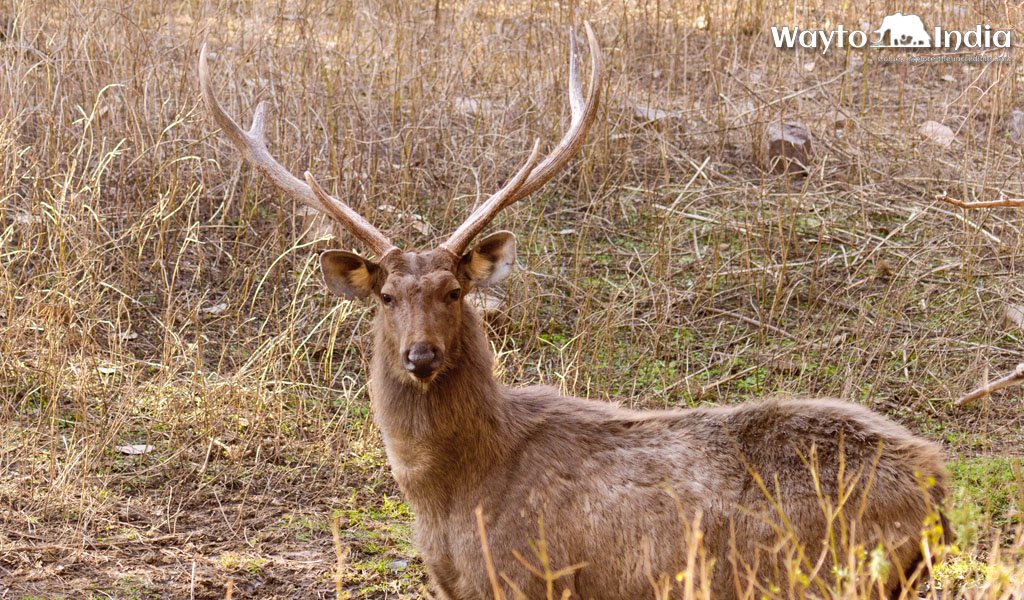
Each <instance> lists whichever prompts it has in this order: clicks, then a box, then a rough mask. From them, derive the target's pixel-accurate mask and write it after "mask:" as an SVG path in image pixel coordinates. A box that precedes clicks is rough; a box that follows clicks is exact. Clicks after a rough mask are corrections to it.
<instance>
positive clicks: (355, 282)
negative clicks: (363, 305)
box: [320, 250, 381, 300]
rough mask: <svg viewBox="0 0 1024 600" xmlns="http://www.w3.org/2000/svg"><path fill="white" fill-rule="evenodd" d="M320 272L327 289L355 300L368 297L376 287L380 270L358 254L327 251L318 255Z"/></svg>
mask: <svg viewBox="0 0 1024 600" xmlns="http://www.w3.org/2000/svg"><path fill="white" fill-rule="evenodd" d="M320 272H321V273H322V274H323V276H324V283H326V284H327V289H329V290H331V291H332V292H333V293H335V294H337V295H338V296H341V297H342V298H348V299H349V300H355V299H356V298H365V297H367V296H369V295H370V294H371V293H373V291H374V290H375V289H376V288H377V287H378V283H379V281H380V276H381V268H380V266H378V265H377V264H376V263H372V262H370V261H368V260H366V259H365V258H363V257H362V256H359V255H358V254H353V253H351V252H345V251H343V250H328V251H326V252H324V253H323V254H321V255H320Z"/></svg>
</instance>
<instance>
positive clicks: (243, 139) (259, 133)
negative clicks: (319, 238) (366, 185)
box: [199, 44, 395, 258]
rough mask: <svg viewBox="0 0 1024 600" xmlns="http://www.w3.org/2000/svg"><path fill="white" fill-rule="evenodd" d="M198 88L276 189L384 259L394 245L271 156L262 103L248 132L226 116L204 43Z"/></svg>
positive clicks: (222, 124)
mask: <svg viewBox="0 0 1024 600" xmlns="http://www.w3.org/2000/svg"><path fill="white" fill-rule="evenodd" d="M199 88H200V90H201V92H202V95H203V100H204V101H205V102H206V106H207V108H208V109H209V111H210V114H211V115H213V120H214V121H215V122H216V123H217V125H218V126H220V128H221V129H222V130H223V131H224V133H225V134H226V135H227V136H228V139H230V140H231V143H232V144H234V146H235V147H236V148H238V150H239V152H241V154H242V158H244V159H245V161H246V162H248V163H249V164H250V165H251V166H252V167H254V168H255V169H256V170H257V171H259V172H260V173H262V174H263V175H264V176H265V177H266V178H267V179H269V180H270V181H271V182H272V183H273V184H274V185H275V186H277V187H278V189H280V190H281V191H282V192H284V193H285V194H287V195H288V196H290V197H292V198H294V199H295V200H297V201H299V202H301V203H302V204H305V205H306V206H308V207H310V208H313V209H314V210H317V211H321V212H326V213H327V214H328V215H330V216H331V217H332V218H334V219H335V220H336V221H338V222H339V223H340V224H341V225H342V226H344V227H345V229H347V230H348V231H349V232H351V233H352V235H354V236H356V237H357V238H359V240H360V241H362V242H363V243H365V244H366V245H367V246H368V247H369V248H370V250H371V251H373V252H374V253H375V254H376V255H377V256H378V257H380V258H383V257H384V256H385V255H386V254H387V253H388V252H390V251H391V250H393V249H394V248H395V246H394V244H392V243H391V241H390V240H388V238H387V237H386V236H385V235H384V234H383V233H381V232H380V231H379V230H377V228H376V227H374V226H373V225H371V224H370V222H369V221H367V220H366V219H364V218H363V216H362V215H360V214H359V213H357V212H356V211H354V210H352V209H351V208H350V207H349V206H348V205H347V204H345V203H344V202H342V201H341V200H339V199H337V198H335V197H334V196H330V195H328V194H327V193H326V192H323V190H322V189H321V190H320V191H321V192H322V193H321V194H316V193H314V192H313V189H312V188H311V187H310V186H309V185H307V184H306V183H304V182H303V181H302V180H301V179H299V178H298V177H295V176H294V175H292V174H291V173H289V172H288V169H286V168H284V166H283V165H281V163H279V162H277V160H276V159H274V157H273V156H271V155H270V152H269V151H268V150H267V142H266V138H265V137H264V133H263V128H264V124H265V122H266V114H267V105H266V103H265V102H260V104H259V105H258V106H257V107H256V112H255V114H254V115H253V119H252V126H251V127H250V128H249V130H248V131H246V130H244V129H242V128H241V127H240V126H239V125H238V123H236V122H235V120H234V119H232V118H231V117H230V116H229V115H228V113H227V112H226V111H225V110H224V108H223V107H221V105H220V102H219V101H218V100H217V97H216V96H215V95H214V94H213V86H212V85H211V84H210V69H209V65H208V64H207V60H206V44H203V48H202V50H200V51H199ZM307 179H309V180H311V179H312V178H311V177H308V178H307Z"/></svg>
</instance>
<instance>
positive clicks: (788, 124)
mask: <svg viewBox="0 0 1024 600" xmlns="http://www.w3.org/2000/svg"><path fill="white" fill-rule="evenodd" d="M765 134H766V136H767V137H768V168H769V169H770V170H771V171H774V172H775V173H790V174H793V173H806V172H807V165H808V164H810V160H811V155H812V153H813V150H812V147H811V132H810V130H809V129H807V126H806V125H804V124H803V123H801V122H799V121H785V122H783V123H771V124H769V125H768V127H767V129H766V130H765Z"/></svg>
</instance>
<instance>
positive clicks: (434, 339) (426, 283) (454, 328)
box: [320, 231, 516, 385]
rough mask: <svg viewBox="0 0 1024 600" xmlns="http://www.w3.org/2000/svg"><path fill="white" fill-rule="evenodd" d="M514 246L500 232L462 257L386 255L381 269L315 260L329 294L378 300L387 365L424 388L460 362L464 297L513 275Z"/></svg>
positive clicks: (342, 257) (334, 254)
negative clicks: (457, 361)
mask: <svg viewBox="0 0 1024 600" xmlns="http://www.w3.org/2000/svg"><path fill="white" fill-rule="evenodd" d="M515 259H516V238H515V236H514V235H512V234H511V233H509V232H507V231H499V232H497V233H492V234H491V235H489V236H487V237H485V238H483V239H482V240H480V242H479V243H477V244H476V246H475V247H474V248H473V249H472V250H470V251H469V252H466V253H465V254H463V255H462V256H461V257H457V255H455V254H454V253H452V252H450V251H449V250H447V249H446V248H438V249H436V250H432V251H430V252H422V253H421V252H401V251H392V252H390V253H389V254H387V255H386V256H385V257H384V258H383V259H382V260H381V261H380V263H375V262H373V261H370V260H367V259H365V258H363V257H361V256H359V255H357V254H353V253H351V252H344V251H341V250H329V251H327V252H324V253H323V254H322V255H321V256H320V268H321V271H322V273H323V276H324V282H325V283H326V284H327V288H328V289H329V290H331V291H332V292H333V293H335V294H337V295H339V296H341V297H343V298H348V299H356V298H369V297H373V298H375V299H376V301H377V304H378V308H377V312H378V317H377V326H378V327H379V328H380V329H381V331H380V333H382V334H383V336H384V340H385V342H386V345H385V347H384V348H379V349H378V351H383V352H385V354H386V356H385V361H386V363H387V364H388V365H389V368H390V369H391V371H392V374H393V375H394V376H395V377H396V378H397V379H398V380H399V381H402V380H408V381H411V382H414V383H416V384H418V385H428V384H430V383H431V382H432V381H433V380H434V379H435V378H436V377H437V376H438V375H440V374H441V373H443V372H444V370H445V369H446V368H447V367H448V366H449V365H451V364H453V362H454V361H455V360H457V359H458V352H459V350H460V349H459V348H457V347H456V345H455V342H456V340H457V339H459V332H460V331H461V328H462V311H463V308H464V307H463V302H464V298H465V295H466V294H467V293H468V292H469V291H470V290H473V289H474V288H483V287H487V286H489V285H494V284H495V283H498V282H500V281H502V280H503V279H505V277H507V276H508V274H509V273H511V272H512V267H513V265H514V264H515Z"/></svg>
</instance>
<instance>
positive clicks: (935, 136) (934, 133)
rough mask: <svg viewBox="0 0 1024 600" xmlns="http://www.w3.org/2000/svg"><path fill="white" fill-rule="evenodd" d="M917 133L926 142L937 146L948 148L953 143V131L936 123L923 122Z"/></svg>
mask: <svg viewBox="0 0 1024 600" xmlns="http://www.w3.org/2000/svg"><path fill="white" fill-rule="evenodd" d="M918 131H919V132H920V133H921V135H922V136H924V138H925V139H926V140H928V141H929V142H932V143H934V144H938V145H939V146H943V147H947V148H948V147H949V145H950V144H952V143H953V137H954V136H953V130H952V129H950V128H949V127H946V126H945V125H943V124H942V123H939V122H938V121H925V122H924V123H921V127H920V129H918Z"/></svg>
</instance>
